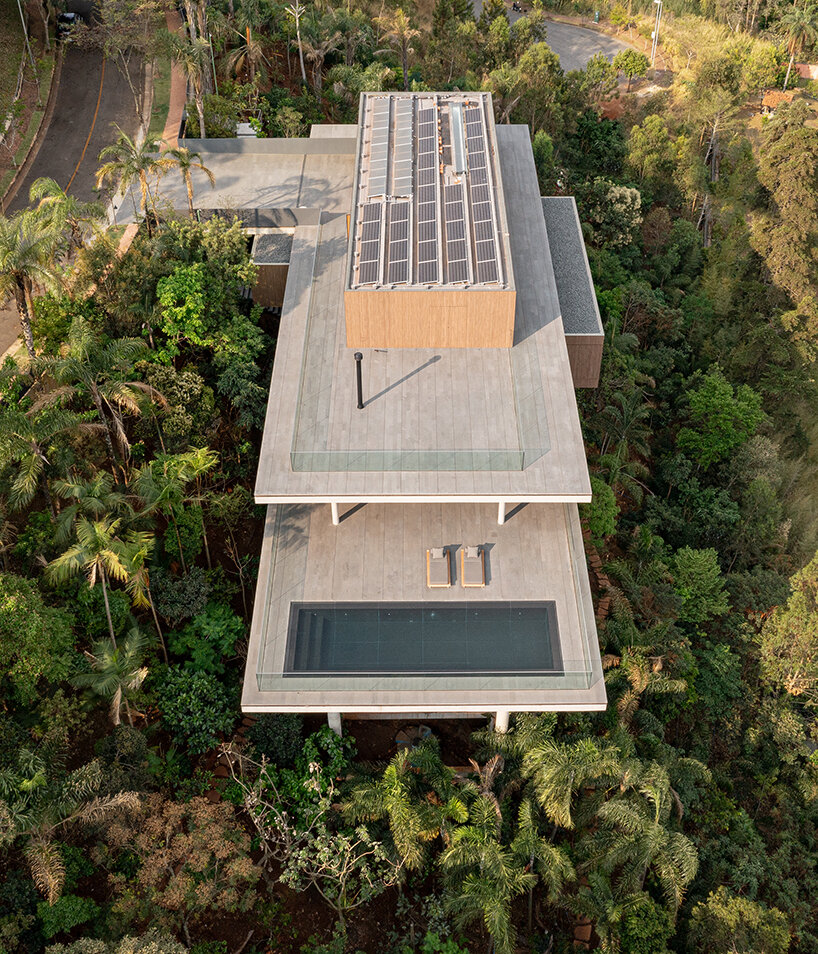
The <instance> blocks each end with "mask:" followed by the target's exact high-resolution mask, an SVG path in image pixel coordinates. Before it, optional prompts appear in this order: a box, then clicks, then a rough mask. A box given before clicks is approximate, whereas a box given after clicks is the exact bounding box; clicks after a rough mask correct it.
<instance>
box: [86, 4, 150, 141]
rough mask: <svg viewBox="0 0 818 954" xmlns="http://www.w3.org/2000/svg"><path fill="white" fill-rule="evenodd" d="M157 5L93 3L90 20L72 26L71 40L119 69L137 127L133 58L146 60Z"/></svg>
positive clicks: (140, 109)
mask: <svg viewBox="0 0 818 954" xmlns="http://www.w3.org/2000/svg"><path fill="white" fill-rule="evenodd" d="M160 13H161V5H160V3H159V2H158V0H97V3H96V4H95V7H94V21H93V23H88V24H85V23H83V24H79V25H78V26H77V27H75V31H74V38H75V41H76V42H77V43H78V44H79V45H80V46H82V47H85V48H86V49H96V50H99V51H100V52H101V53H102V54H103V56H105V57H106V59H109V60H113V61H114V62H115V63H116V64H117V66H118V67H119V71H120V73H121V74H122V76H123V78H124V79H125V82H126V83H127V84H128V88H129V89H130V91H131V96H132V97H133V102H134V108H135V109H136V115H137V116H138V118H139V124H140V125H143V124H144V122H145V117H144V115H143V105H144V104H143V102H142V93H141V90H139V89H137V87H136V86H135V85H134V81H133V77H132V76H131V70H132V67H133V61H134V59H137V60H138V59H139V58H144V59H145V60H147V61H150V59H151V58H152V55H153V53H154V51H155V48H156V43H157V39H158V38H159V36H160V33H159V29H158V25H159V23H160V22H164V20H161V21H160Z"/></svg>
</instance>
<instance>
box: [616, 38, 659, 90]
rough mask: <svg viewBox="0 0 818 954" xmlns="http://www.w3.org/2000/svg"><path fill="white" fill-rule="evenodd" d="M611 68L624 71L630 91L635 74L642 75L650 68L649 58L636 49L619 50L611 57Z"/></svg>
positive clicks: (620, 71) (618, 71)
mask: <svg viewBox="0 0 818 954" xmlns="http://www.w3.org/2000/svg"><path fill="white" fill-rule="evenodd" d="M612 65H613V68H614V69H615V70H616V71H617V73H624V74H625V76H627V77H628V88H627V89H626V90H625V92H626V93H629V92H630V91H631V82H632V80H633V78H634V77H635V76H644V75H645V74H646V73H647V71H648V69H649V68H650V60H649V59H648V58H647V57H646V56H645V54H644V53H640V52H639V51H638V50H631V49H627V50H620V51H619V52H618V53H617V54H616V56H615V57H614V58H613V64H612Z"/></svg>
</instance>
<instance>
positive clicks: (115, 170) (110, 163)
mask: <svg viewBox="0 0 818 954" xmlns="http://www.w3.org/2000/svg"><path fill="white" fill-rule="evenodd" d="M114 125H115V126H116V123H114ZM116 129H117V131H118V133H119V138H118V139H117V141H116V142H115V143H114V144H113V145H111V146H106V147H105V148H104V149H103V150H102V152H101V153H100V154H99V158H100V160H103V159H106V160H107V162H104V163H103V164H102V165H101V166H100V167H99V169H98V170H97V178H96V183H97V188H98V189H99V188H100V187H101V186H102V184H103V183H104V182H105V180H106V179H115V180H117V181H118V182H119V183H120V185H121V187H122V189H123V191H126V190H127V189H129V188H130V187H131V186H132V185H133V184H134V183H135V182H138V183H139V194H140V202H139V211H140V212H141V213H142V215H143V216H145V221H146V222H147V226H148V235H150V234H151V229H152V227H151V221H150V219H149V218H148V206H150V211H151V214H152V215H153V217H154V218H155V217H156V203H155V198H154V196H152V195H151V190H150V183H149V181H148V179H149V176H157V178H158V177H159V176H160V175H162V174H163V173H164V172H165V171H166V170H168V169H169V168H171V166H172V165H173V160H172V159H171V158H170V157H169V156H161V155H158V154H157V153H156V151H155V149H156V143H155V142H151V141H150V140H148V139H147V138H146V139H144V140H143V141H142V142H141V143H139V144H137V143H136V141H135V140H133V139H131V137H130V136H129V135H128V134H127V133H125V132H123V131H122V130H121V129H120V128H119V126H116Z"/></svg>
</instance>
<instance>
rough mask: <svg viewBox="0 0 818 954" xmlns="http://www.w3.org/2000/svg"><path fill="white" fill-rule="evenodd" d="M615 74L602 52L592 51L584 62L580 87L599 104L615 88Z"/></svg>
mask: <svg viewBox="0 0 818 954" xmlns="http://www.w3.org/2000/svg"><path fill="white" fill-rule="evenodd" d="M616 86H617V76H616V70H615V69H614V66H613V64H612V63H611V62H610V60H609V59H608V57H607V56H605V54H604V53H594V55H593V56H592V57H591V59H590V60H588V62H587V63H586V64H585V69H584V70H583V75H582V88H583V90H584V91H585V92H586V93H587V94H588V98H589V100H590V101H591V102H592V103H595V104H597V105H599V104H600V103H601V102H603V100H606V99H608V97H609V96H610V95H611V94H612V93H613V92H614V91H615V90H616Z"/></svg>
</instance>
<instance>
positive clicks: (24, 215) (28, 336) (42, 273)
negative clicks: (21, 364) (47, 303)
mask: <svg viewBox="0 0 818 954" xmlns="http://www.w3.org/2000/svg"><path fill="white" fill-rule="evenodd" d="M59 244H60V231H59V230H58V229H55V228H54V225H53V223H52V222H50V221H49V220H48V219H46V218H44V217H43V216H41V215H38V214H37V213H36V212H34V211H32V210H30V209H26V210H24V211H23V212H18V213H17V215H14V216H11V217H10V218H6V217H5V216H2V215H0V299H5V298H7V297H8V296H9V295H12V294H13V295H14V300H15V302H16V304H17V314H18V315H19V317H20V327H21V328H22V329H23V338H24V340H25V343H26V350H27V351H28V355H29V357H30V358H32V359H33V358H35V357H36V352H35V350H34V336H33V335H32V333H31V322H32V319H33V318H34V301H33V299H32V292H33V290H34V288H35V286H37V285H41V286H42V287H43V288H46V289H49V290H56V289H57V288H58V287H59V284H60V278H59V273H58V271H57V269H56V267H55V258H56V254H57V250H58V248H59Z"/></svg>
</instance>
